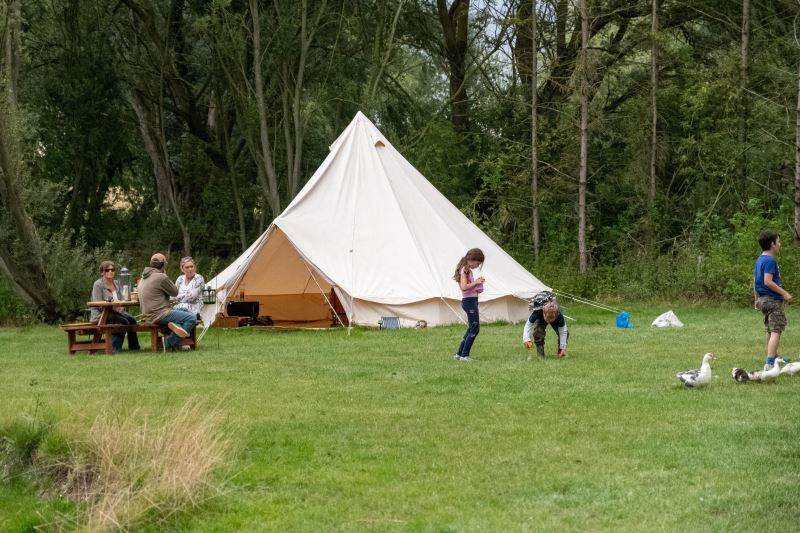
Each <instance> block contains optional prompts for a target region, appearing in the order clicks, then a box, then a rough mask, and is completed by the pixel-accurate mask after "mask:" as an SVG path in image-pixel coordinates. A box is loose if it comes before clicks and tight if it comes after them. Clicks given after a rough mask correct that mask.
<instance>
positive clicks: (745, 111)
mask: <svg viewBox="0 0 800 533" xmlns="http://www.w3.org/2000/svg"><path fill="white" fill-rule="evenodd" d="M749 47H750V0H742V56H741V62H740V64H739V99H740V105H741V110H740V115H739V150H740V151H741V155H740V156H739V169H738V170H739V181H740V183H744V181H745V180H746V179H747V122H748V119H749V117H750V98H749V96H748V94H747V87H748V83H747V76H748V63H749V59H748V54H749Z"/></svg>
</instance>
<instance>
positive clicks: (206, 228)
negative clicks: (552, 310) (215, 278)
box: [0, 0, 800, 320]
mask: <svg viewBox="0 0 800 533" xmlns="http://www.w3.org/2000/svg"><path fill="white" fill-rule="evenodd" d="M799 11H800V7H798V4H797V2H796V1H795V0H769V1H767V0H743V1H740V0H725V1H723V0H711V1H709V0H704V1H700V0H658V1H656V0H636V1H621V0H580V1H578V0H574V1H573V0H547V1H541V0H540V1H536V2H533V1H531V0H496V1H486V0H482V1H477V0H386V1H371V0H352V1H351V0H348V1H341V0H292V1H290V0H272V1H259V0H96V1H92V2H88V1H81V0H25V1H21V0H0V32H2V33H1V36H2V39H0V50H2V54H0V77H1V81H0V83H1V84H2V91H0V119H1V122H0V276H1V277H2V279H1V280H0V302H2V303H0V319H2V320H8V319H11V318H13V317H14V316H15V315H17V314H19V313H30V312H36V313H38V314H39V315H40V316H41V317H42V318H44V319H47V320H56V319H58V318H59V317H62V316H65V315H67V314H69V313H70V312H72V311H74V310H75V309H77V308H80V307H81V304H82V302H83V301H85V297H86V294H85V293H86V292H87V291H88V287H90V284H89V281H90V280H91V279H92V277H93V276H94V268H95V267H94V265H95V263H96V260H97V258H99V257H101V256H102V257H112V258H117V259H126V260H127V261H128V262H129V263H130V264H129V266H131V267H134V268H138V267H140V266H141V263H142V261H143V258H144V257H146V256H149V254H150V253H151V252H152V251H153V250H155V249H168V250H169V251H172V252H175V253H176V254H178V253H183V254H188V253H192V254H194V255H195V256H199V257H201V258H203V261H205V263H204V264H202V263H201V267H204V268H206V269H207V270H212V269H213V268H214V267H213V266H212V264H211V261H212V258H215V259H214V260H215V261H216V263H215V264H224V263H225V261H226V260H227V259H229V258H231V257H233V256H235V255H236V254H238V253H240V252H241V251H242V250H243V249H244V248H246V247H247V245H248V244H249V243H250V242H251V241H252V240H253V239H254V238H255V237H256V236H257V235H258V234H259V233H260V232H262V231H263V230H264V229H265V228H266V227H267V225H268V224H269V222H270V221H271V220H272V218H274V217H275V216H276V215H277V214H278V213H279V212H280V211H281V209H282V208H283V207H285V206H286V205H287V204H288V202H289V201H290V200H291V198H292V197H293V196H294V195H295V194H296V193H297V191H298V190H299V189H300V188H301V187H302V186H303V184H304V183H305V180H307V179H308V177H310V174H311V173H312V172H313V170H314V169H315V168H316V167H317V165H318V164H319V163H320V162H321V161H322V159H323V158H324V157H325V155H326V153H327V147H328V145H329V144H330V142H331V141H332V140H333V139H334V138H335V136H336V135H337V134H338V133H339V132H340V131H341V129H343V128H344V127H345V126H346V125H347V123H348V122H349V121H350V120H351V119H352V117H353V115H354V114H355V112H356V111H358V110H362V111H364V112H365V113H366V114H367V115H368V116H369V117H370V118H371V119H373V120H374V121H375V122H376V124H377V125H378V127H380V128H381V129H382V130H383V131H384V133H385V134H386V135H387V136H388V137H389V138H390V139H391V140H392V142H393V143H394V144H395V145H396V146H397V148H398V149H399V150H400V151H401V152H402V153H403V154H404V155H405V156H406V157H407V158H408V159H409V160H410V161H411V162H412V163H413V164H414V165H415V166H416V167H417V168H418V169H419V170H420V171H421V172H422V173H423V174H424V175H425V176H427V177H428V179H430V180H431V181H432V182H433V183H434V185H436V186H437V187H438V188H439V189H440V190H441V191H442V192H444V193H445V195H446V196H448V198H450V200H451V201H453V202H454V203H455V204H456V205H457V206H459V207H460V208H461V209H463V210H464V211H465V212H466V213H467V214H468V215H469V216H470V217H472V218H473V220H476V221H477V222H478V223H479V224H480V225H481V226H482V227H483V228H484V229H485V230H487V231H488V232H489V234H490V235H491V236H492V237H493V238H495V239H496V240H497V241H498V242H499V243H500V244H501V245H503V246H504V247H506V249H508V250H509V251H510V252H511V253H512V254H513V255H515V257H516V258H517V259H519V260H520V261H521V262H522V263H523V264H526V265H527V266H529V267H530V268H531V269H532V270H533V272H534V273H535V274H537V275H538V276H540V277H541V278H542V279H544V280H545V281H546V282H548V283H551V284H554V285H556V286H559V287H562V288H571V289H574V290H576V291H581V292H583V293H588V294H598V293H603V294H606V295H616V296H619V297H633V296H635V297H652V296H653V295H654V294H659V295H660V296H661V297H664V298H670V297H674V296H677V295H681V296H688V297H698V298H699V297H703V298H706V297H713V298H725V299H734V300H739V301H744V300H746V299H747V297H748V295H749V290H748V287H747V283H748V279H749V273H748V272H749V269H750V262H751V259H752V256H754V254H755V253H756V247H755V246H754V236H755V232H757V231H758V229H760V227H761V226H765V225H770V226H772V227H775V228H776V229H778V230H779V231H781V232H783V235H784V241H785V242H790V241H791V240H792V239H794V238H796V236H797V235H798V230H796V229H795V228H797V227H798V226H797V224H798V222H797V221H798V220H800V214H796V213H800V209H798V207H797V205H798V202H800V200H798V199H800V195H798V194H797V193H796V191H797V186H796V183H798V182H800V177H798V176H800V170H798V169H800V166H798V165H800V163H797V161H800V156H798V155H797V154H798V153H800V148H798V146H800V144H798V140H797V135H798V132H800V107H798V102H800V92H798V88H799V87H800V85H799V84H800V75H798V72H800V71H799V70H798V69H800V43H798V37H797V35H798V31H797V27H796V26H797V19H798V12H799ZM785 252H786V253H788V254H790V255H791V254H795V253H796V252H795V251H794V250H791V249H789V247H787V249H786V250H785ZM792 257H794V256H792ZM794 263H796V261H785V262H783V263H782V264H783V265H785V269H786V273H785V277H786V278H787V285H788V284H790V283H792V280H793V279H798V281H800V277H798V278H795V277H794V276H795V272H794V271H795V270H796V268H795V267H793V266H792V265H793V264H794ZM204 274H206V275H209V274H213V272H204Z"/></svg>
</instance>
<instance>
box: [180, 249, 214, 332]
mask: <svg viewBox="0 0 800 533" xmlns="http://www.w3.org/2000/svg"><path fill="white" fill-rule="evenodd" d="M181 272H183V274H181V275H180V276H178V279H177V280H175V286H176V287H178V297H177V300H178V304H177V305H176V306H175V309H180V310H182V311H189V312H190V313H192V314H193V315H195V316H197V317H198V318H199V316H200V311H202V310H203V289H204V288H205V286H206V282H205V280H204V279H203V276H201V275H200V274H198V273H197V268H196V266H195V263H194V259H192V258H191V256H189V257H184V258H183V259H181Z"/></svg>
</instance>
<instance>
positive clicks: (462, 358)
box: [458, 356, 472, 363]
mask: <svg viewBox="0 0 800 533" xmlns="http://www.w3.org/2000/svg"><path fill="white" fill-rule="evenodd" d="M458 360H459V361H461V362H462V363H471V362H472V359H471V358H470V356H466V357H461V356H459V357H458Z"/></svg>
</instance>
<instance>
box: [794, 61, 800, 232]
mask: <svg viewBox="0 0 800 533" xmlns="http://www.w3.org/2000/svg"><path fill="white" fill-rule="evenodd" d="M794 243H795V244H798V245H800V63H799V64H798V70H797V105H796V107H795V110H794Z"/></svg>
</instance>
